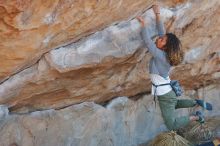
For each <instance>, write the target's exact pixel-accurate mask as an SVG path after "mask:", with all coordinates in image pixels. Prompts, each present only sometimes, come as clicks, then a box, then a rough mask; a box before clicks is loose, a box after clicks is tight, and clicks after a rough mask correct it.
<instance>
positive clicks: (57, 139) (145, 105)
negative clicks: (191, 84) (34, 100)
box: [0, 85, 220, 146]
mask: <svg viewBox="0 0 220 146" xmlns="http://www.w3.org/2000/svg"><path fill="white" fill-rule="evenodd" d="M219 88H220V86H219V85H218V86H213V85H212V86H208V87H206V89H205V90H206V91H207V92H206V98H207V99H208V101H209V102H211V103H213V104H214V105H215V106H214V109H213V111H212V112H208V113H206V117H213V116H219V117H220V113H219V111H220V104H219V102H218V101H219V99H217V98H213V97H214V96H216V95H217V96H219V95H220V91H219V90H218V89H219ZM202 91H203V89H200V90H198V93H197V94H201V93H202ZM187 94H188V95H187V96H190V95H195V94H196V92H195V91H189V92H188V93H187ZM184 98H186V97H184ZM216 101H217V102H216ZM192 110H193V109H178V110H177V113H178V116H181V115H188V114H189V112H190V111H192ZM6 113H7V112H6ZM216 124H217V123H216ZM219 127H220V125H219ZM0 129H1V130H0V145H1V146H8V145H10V144H12V143H16V144H17V145H18V146H45V145H46V146H113V145H114V146H137V145H139V144H143V143H146V142H147V141H148V140H150V139H152V138H153V137H155V136H156V135H157V134H158V133H160V132H161V131H166V130H167V129H166V126H165V125H164V123H163V119H162V117H161V113H160V108H159V105H157V106H156V108H155V104H154V101H153V98H152V96H147V95H140V96H139V99H138V100H131V99H128V98H127V97H118V98H116V99H114V100H112V101H111V102H110V103H108V104H106V105H105V106H100V105H98V104H95V103H93V102H84V103H81V104H77V105H73V106H70V107H67V108H64V109H60V110H47V111H38V112H33V113H31V114H23V115H22V114H21V115H16V114H14V115H9V116H6V117H4V118H3V119H2V120H1V121H0Z"/></svg>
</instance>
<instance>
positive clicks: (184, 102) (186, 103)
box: [175, 99, 196, 109]
mask: <svg viewBox="0 0 220 146" xmlns="http://www.w3.org/2000/svg"><path fill="white" fill-rule="evenodd" d="M195 105H196V101H195V100H193V99H179V100H177V104H176V107H175V108H176V109H177V108H189V107H194V106H195Z"/></svg>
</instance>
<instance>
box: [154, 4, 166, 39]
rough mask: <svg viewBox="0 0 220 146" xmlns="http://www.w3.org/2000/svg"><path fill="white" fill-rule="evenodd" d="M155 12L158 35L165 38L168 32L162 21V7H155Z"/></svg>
mask: <svg viewBox="0 0 220 146" xmlns="http://www.w3.org/2000/svg"><path fill="white" fill-rule="evenodd" d="M153 11H154V14H155V16H156V26H157V30H158V35H159V36H163V35H165V33H166V32H165V28H164V24H163V22H162V21H161V19H160V7H159V6H158V5H153Z"/></svg>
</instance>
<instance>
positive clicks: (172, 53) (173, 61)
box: [164, 33, 184, 66]
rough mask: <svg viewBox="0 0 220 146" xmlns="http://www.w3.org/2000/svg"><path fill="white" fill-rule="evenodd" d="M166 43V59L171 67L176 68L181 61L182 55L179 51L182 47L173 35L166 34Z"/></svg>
mask: <svg viewBox="0 0 220 146" xmlns="http://www.w3.org/2000/svg"><path fill="white" fill-rule="evenodd" d="M166 36H167V42H166V45H165V46H164V47H165V52H166V54H167V59H168V60H169V62H170V65H171V66H176V65H178V64H180V63H181V62H182V61H183V57H184V53H183V51H182V49H181V47H182V45H181V42H180V40H179V39H178V38H177V37H176V35H175V34H173V33H167V34H166Z"/></svg>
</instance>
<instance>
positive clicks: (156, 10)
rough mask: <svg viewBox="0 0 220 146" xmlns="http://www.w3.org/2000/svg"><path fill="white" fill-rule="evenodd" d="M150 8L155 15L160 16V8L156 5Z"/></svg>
mask: <svg viewBox="0 0 220 146" xmlns="http://www.w3.org/2000/svg"><path fill="white" fill-rule="evenodd" d="M152 7H153V11H154V13H155V14H160V6H159V5H158V4H154V5H153V6H152Z"/></svg>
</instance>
